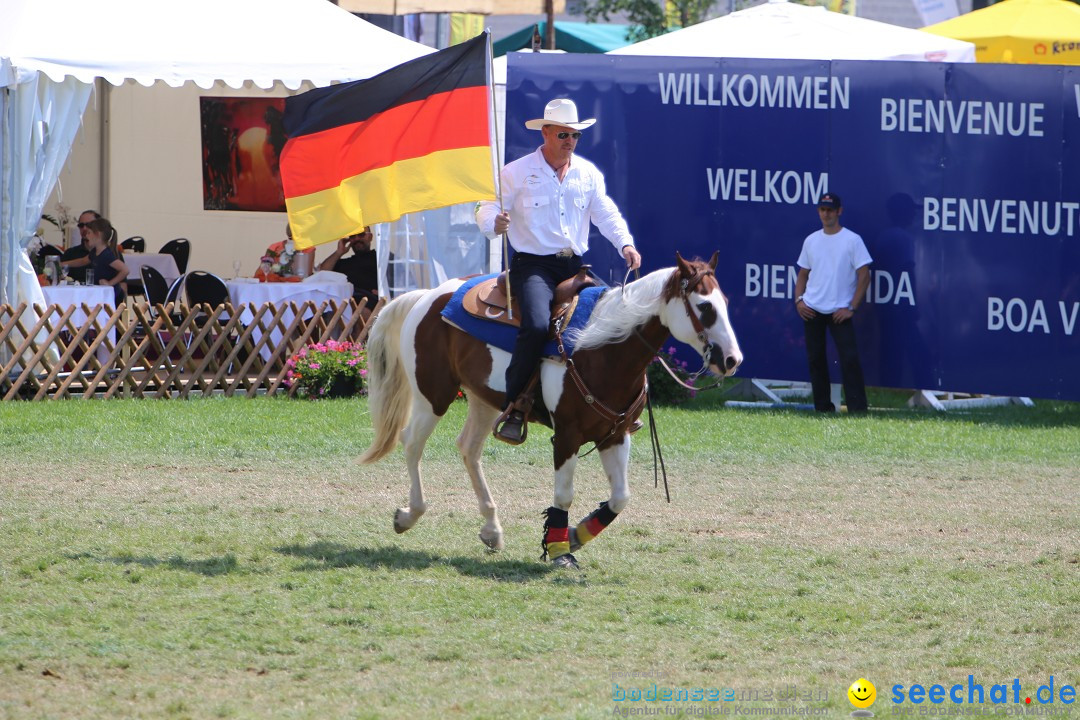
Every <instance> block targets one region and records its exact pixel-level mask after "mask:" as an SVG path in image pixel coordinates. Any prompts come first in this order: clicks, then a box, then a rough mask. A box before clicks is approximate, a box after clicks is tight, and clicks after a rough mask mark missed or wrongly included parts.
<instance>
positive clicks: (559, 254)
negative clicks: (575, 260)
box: [555, 248, 574, 258]
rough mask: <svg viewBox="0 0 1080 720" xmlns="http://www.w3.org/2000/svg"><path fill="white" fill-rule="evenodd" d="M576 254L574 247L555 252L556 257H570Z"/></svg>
mask: <svg viewBox="0 0 1080 720" xmlns="http://www.w3.org/2000/svg"><path fill="white" fill-rule="evenodd" d="M573 256H574V249H573V248H563V249H562V250H560V251H559V252H557V253H555V257H561V258H568V257H573Z"/></svg>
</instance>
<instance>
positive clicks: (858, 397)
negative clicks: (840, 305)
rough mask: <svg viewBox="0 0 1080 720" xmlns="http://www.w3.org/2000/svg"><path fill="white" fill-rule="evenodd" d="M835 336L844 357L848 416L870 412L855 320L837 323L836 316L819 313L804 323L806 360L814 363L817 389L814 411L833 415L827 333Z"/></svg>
mask: <svg viewBox="0 0 1080 720" xmlns="http://www.w3.org/2000/svg"><path fill="white" fill-rule="evenodd" d="M826 328H828V330H829V332H831V333H832V338H833V343H834V344H835V345H836V350H837V352H838V353H839V355H840V376H841V377H842V378H843V381H844V397H845V399H846V400H847V407H848V412H865V411H866V386H865V384H864V382H863V372H862V364H861V363H860V362H859V348H858V346H857V345H856V343H855V325H854V323H853V322H852V321H851V320H847V321H845V322H842V323H838V322H833V319H832V315H823V314H822V313H817V314H816V315H815V316H814V319H813V320H804V321H803V331H804V333H805V337H806V359H807V360H808V361H809V363H810V385H811V387H813V389H814V409H815V410H817V411H819V412H831V411H833V410H835V409H836V408H835V407H833V404H832V401H831V400H830V399H829V395H830V393H829V361H828V360H827V358H826V356H825V330H826Z"/></svg>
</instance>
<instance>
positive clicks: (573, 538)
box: [570, 527, 581, 552]
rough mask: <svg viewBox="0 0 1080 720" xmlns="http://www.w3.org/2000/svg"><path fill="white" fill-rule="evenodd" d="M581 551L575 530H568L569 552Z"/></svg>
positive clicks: (573, 528)
mask: <svg viewBox="0 0 1080 720" xmlns="http://www.w3.org/2000/svg"><path fill="white" fill-rule="evenodd" d="M580 549H581V543H579V542H578V539H577V528H576V527H572V528H570V552H577V551H578V550H580Z"/></svg>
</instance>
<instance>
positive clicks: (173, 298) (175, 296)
mask: <svg viewBox="0 0 1080 720" xmlns="http://www.w3.org/2000/svg"><path fill="white" fill-rule="evenodd" d="M185 277H187V276H186V275H181V276H180V277H178V278H176V279H175V280H173V284H172V285H170V286H169V291H168V292H167V293H165V303H166V304H168V303H175V302H179V301H180V291H181V290H183V289H184V278H185Z"/></svg>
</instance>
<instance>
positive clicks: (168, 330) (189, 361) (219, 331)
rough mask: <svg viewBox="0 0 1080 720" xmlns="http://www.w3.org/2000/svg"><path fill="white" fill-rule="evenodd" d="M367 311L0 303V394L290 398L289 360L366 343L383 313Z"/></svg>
mask: <svg viewBox="0 0 1080 720" xmlns="http://www.w3.org/2000/svg"><path fill="white" fill-rule="evenodd" d="M365 304H366V303H365V302H361V303H360V304H357V303H356V302H354V301H352V300H349V301H348V302H340V301H332V300H327V301H324V302H319V303H316V302H313V301H307V302H303V303H299V304H298V303H280V304H275V303H266V304H264V305H259V306H256V305H254V304H248V305H246V306H244V305H241V306H235V307H234V306H233V305H231V304H225V305H219V306H217V307H210V306H209V305H201V306H193V307H188V306H186V305H174V304H171V303H170V304H169V305H166V306H161V305H158V306H156V307H150V306H148V305H146V304H145V303H136V304H130V305H122V306H121V307H120V308H116V309H114V308H112V307H111V306H108V305H98V306H86V305H83V306H82V307H81V308H77V307H75V306H67V307H65V306H60V305H50V306H48V307H45V308H42V307H40V306H38V307H35V308H34V310H35V311H32V312H27V306H26V305H25V304H20V305H19V306H18V307H14V308H13V307H12V306H10V305H0V362H2V371H3V372H2V375H0V397H2V398H3V399H4V400H17V399H32V400H42V399H47V398H67V397H83V398H92V397H101V398H112V397H159V398H161V397H180V398H186V397H190V396H193V395H209V394H214V393H219V394H224V395H229V396H231V395H236V394H245V395H249V396H254V395H257V394H261V393H266V394H275V393H289V394H290V395H291V394H292V393H293V392H294V390H293V389H292V388H289V387H288V386H287V385H286V384H285V382H284V381H285V376H286V373H287V367H286V362H287V361H288V359H289V358H290V357H292V355H293V354H295V353H296V352H297V351H298V350H299V349H300V348H302V347H303V346H304V345H307V344H309V343H316V342H322V341H325V340H329V339H335V340H352V341H356V342H364V340H365V339H366V338H367V332H368V328H369V327H370V325H371V319H374V317H375V315H376V314H377V313H378V311H379V309H380V308H381V306H382V303H381V302H380V303H379V304H378V305H376V306H375V307H374V308H373V312H372V313H371V316H370V319H368V320H365V319H364V315H365V314H366V313H363V312H361V310H362V309H363V308H364V306H365ZM76 315H77V316H78V317H85V318H86V320H84V321H82V322H81V323H76V322H74V321H73V320H72V318H73V316H76Z"/></svg>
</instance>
